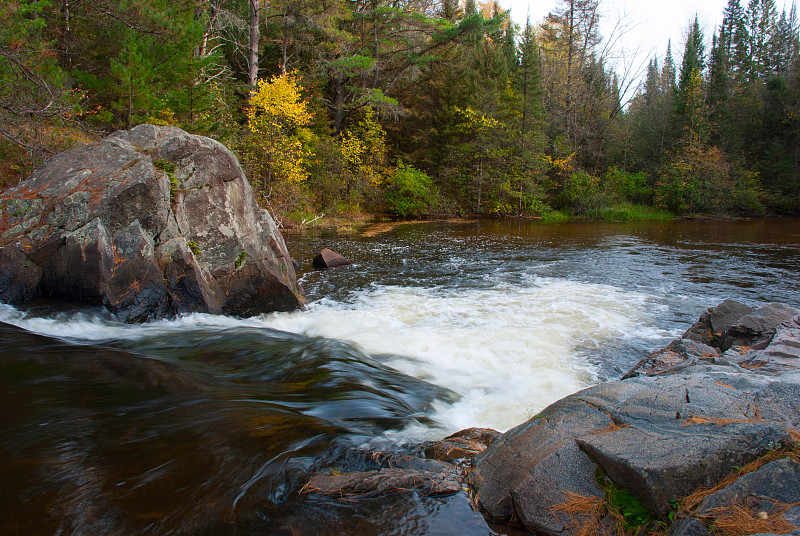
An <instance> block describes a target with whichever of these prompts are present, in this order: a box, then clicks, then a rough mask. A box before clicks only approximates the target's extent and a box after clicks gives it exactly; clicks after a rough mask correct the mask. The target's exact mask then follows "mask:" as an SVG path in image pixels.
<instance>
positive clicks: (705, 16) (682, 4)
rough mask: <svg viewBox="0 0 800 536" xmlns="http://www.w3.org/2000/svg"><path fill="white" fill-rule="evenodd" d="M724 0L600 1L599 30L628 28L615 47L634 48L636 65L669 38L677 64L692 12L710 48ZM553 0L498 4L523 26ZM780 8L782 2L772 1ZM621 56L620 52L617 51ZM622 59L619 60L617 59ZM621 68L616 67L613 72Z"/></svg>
mask: <svg viewBox="0 0 800 536" xmlns="http://www.w3.org/2000/svg"><path fill="white" fill-rule="evenodd" d="M727 3H728V1H727V0H601V4H600V9H601V12H602V16H603V18H602V20H601V23H602V24H601V33H602V34H603V37H605V38H608V37H609V36H610V35H611V34H612V30H613V28H614V26H615V25H616V24H617V23H618V22H619V21H622V23H624V24H625V26H626V27H627V28H628V30H627V31H626V32H625V33H624V35H623V38H622V39H620V40H619V41H618V45H617V46H616V47H615V48H616V50H617V52H619V53H622V52H628V53H629V54H627V55H626V57H627V58H628V62H630V61H631V60H630V57H631V56H630V53H632V52H635V51H637V52H638V53H639V58H638V62H637V64H641V63H642V62H643V63H644V65H646V64H647V61H648V60H649V58H650V57H652V56H653V55H654V54H655V55H657V56H658V57H659V59H660V58H662V56H663V55H664V52H665V51H666V49H667V41H669V40H670V39H671V40H672V52H673V58H674V60H675V62H676V63H677V64H680V59H681V56H682V55H683V46H684V44H685V38H686V31H687V29H688V28H689V25H690V24H691V22H692V21H693V20H694V16H695V13H696V14H697V16H698V20H699V21H700V27H701V28H702V29H703V31H704V36H705V38H706V43H707V44H706V50H708V49H709V48H710V42H711V36H712V34H713V32H714V29H715V28H716V27H717V26H718V25H719V24H720V23H721V22H722V11H723V9H724V8H725V6H726V5H727ZM558 4H559V2H557V0H501V5H504V6H505V7H507V8H508V7H510V8H511V15H512V17H513V19H514V20H515V21H516V22H518V23H519V24H520V26H524V24H525V16H526V13H527V12H528V9H529V8H530V15H531V22H532V23H533V24H538V23H539V22H540V21H541V20H542V19H543V18H544V17H545V16H546V15H547V13H549V12H550V11H552V10H553V9H555V7H556V5H558ZM776 4H777V5H778V9H781V6H782V2H781V1H780V0H778V1H777V2H776ZM620 55H621V54H620ZM619 61H620V62H622V59H619ZM637 67H638V65H637ZM622 69H624V67H622V66H618V67H617V71H618V72H620V70H622Z"/></svg>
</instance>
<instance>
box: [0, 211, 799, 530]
mask: <svg viewBox="0 0 800 536" xmlns="http://www.w3.org/2000/svg"><path fill="white" fill-rule="evenodd" d="M287 243H288V245H289V249H290V251H291V252H292V253H293V255H295V256H296V258H297V259H298V260H299V261H300V262H301V264H302V265H304V266H308V265H310V261H311V258H312V257H313V256H314V254H316V252H317V251H319V249H321V248H323V247H330V248H332V249H334V250H337V251H339V252H340V253H342V254H344V255H345V256H347V257H348V258H350V259H351V260H352V261H354V264H353V265H351V266H348V267H344V268H340V269H336V270H331V271H327V272H313V271H307V272H305V273H304V274H303V276H302V282H303V285H304V287H305V289H306V292H307V294H308V297H309V298H310V300H311V301H312V307H311V308H310V310H309V311H306V312H297V313H290V314H286V313H281V314H272V315H264V316H263V317H260V318H252V319H246V320H241V319H235V318H229V317H221V316H211V315H193V316H189V317H185V318H182V319H179V320H175V321H165V322H155V323H151V324H146V325H138V326H128V325H123V324H119V323H117V322H115V321H114V319H113V318H111V317H109V316H107V315H105V314H104V313H102V312H99V311H93V310H86V309H82V310H74V309H69V308H64V307H60V308H54V307H52V306H47V305H40V306H38V307H35V308H31V309H29V310H26V311H20V310H16V309H13V308H11V307H8V306H4V305H0V534H2V535H5V534H60V535H66V534H76V535H77V534H198V535H200V534H223V535H227V534H239V535H241V534H245V535H250V534H254V535H255V534H309V535H316V534H348V535H362V534H363V535H368V534H408V535H416V534H428V535H434V534H442V535H444V534H453V535H455V534H459V535H486V534H496V533H497V532H495V531H500V530H501V529H497V528H495V529H492V528H490V527H489V526H487V524H486V523H485V522H484V521H483V519H482V518H481V517H480V516H479V515H478V514H476V513H475V512H473V511H472V510H471V509H470V508H469V504H468V501H467V500H466V495H465V494H459V495H456V496H453V497H447V498H436V497H422V496H417V495H414V494H406V495H398V496H393V497H387V498H384V499H373V500H362V501H357V502H354V503H344V504H342V503H339V502H337V501H336V500H334V499H329V498H320V497H316V496H310V495H302V494H299V493H298V492H299V491H300V489H301V488H302V487H303V485H304V484H305V483H306V482H307V480H308V476H309V474H310V473H312V472H313V471H314V470H317V469H323V468H330V467H336V468H341V469H342V470H347V471H350V470H359V469H367V468H371V467H376V466H377V464H378V463H379V462H377V461H376V460H375V458H373V457H371V456H369V454H368V453H369V452H373V451H375V450H382V451H386V452H404V449H408V448H412V447H411V445H413V444H415V443H418V442H419V441H424V440H429V439H438V438H441V437H443V436H444V435H446V434H448V433H451V432H454V431H456V430H459V429H462V428H466V427H470V426H490V427H493V428H497V429H500V430H505V429H507V428H509V427H511V426H514V425H516V424H519V423H520V422H522V421H524V420H525V419H527V418H528V417H529V416H531V415H533V414H535V413H536V412H538V411H539V410H540V409H542V408H543V407H545V406H546V405H548V404H549V403H551V402H553V401H555V400H557V399H558V398H560V397H562V396H565V395H567V394H569V393H571V392H574V391H576V390H578V389H581V388H583V387H585V386H588V385H590V384H592V383H595V382H598V381H602V380H605V379H611V378H617V377H619V375H620V374H621V373H622V372H624V371H625V370H627V368H629V367H630V366H631V365H632V364H634V363H635V362H636V361H637V360H638V359H640V358H641V357H643V356H644V355H645V354H646V353H647V352H649V351H651V350H653V349H655V348H659V347H661V346H663V345H664V344H665V343H666V342H667V341H669V340H670V339H671V338H673V337H674V336H676V335H679V334H680V333H682V332H683V330H685V329H686V328H687V327H688V325H689V324H690V323H691V322H693V321H694V320H695V319H696V318H697V316H698V315H699V314H700V313H701V312H702V310H703V309H705V308H706V307H708V306H710V305H715V304H716V303H718V302H720V301H722V300H723V299H726V298H733V299H737V300H740V301H743V302H745V303H747V304H749V305H758V304H761V303H767V302H771V301H783V302H787V303H789V304H792V305H794V306H798V305H800V270H799V269H798V266H800V220H796V219H785V220H773V221H757V222H737V223H709V222H681V223H673V224H589V225H585V224H569V225H558V226H549V225H539V224H536V223H528V222H513V221H481V222H472V223H429V224H406V225H400V226H397V227H391V226H376V227H373V228H371V229H370V230H368V231H367V232H366V233H353V234H338V235H337V234H323V235H302V234H292V235H289V236H288V237H287Z"/></svg>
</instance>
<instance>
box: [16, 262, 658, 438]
mask: <svg viewBox="0 0 800 536" xmlns="http://www.w3.org/2000/svg"><path fill="white" fill-rule="evenodd" d="M654 307H660V306H659V305H657V304H655V303H654V302H653V300H652V299H650V298H649V297H648V296H646V295H644V294H641V293H637V292H632V291H626V290H622V289H619V288H615V287H612V286H607V285H599V284H591V283H582V282H576V281H570V280H564V279H555V278H543V277H537V276H530V277H526V278H524V280H523V281H522V282H521V283H520V282H517V283H514V284H511V283H507V282H497V283H496V284H495V285H493V286H491V287H488V288H470V287H467V288H458V289H444V288H419V287H399V286H381V285H373V286H370V287H369V288H367V289H365V290H362V291H360V292H358V293H356V294H355V297H354V299H352V300H349V301H348V302H347V303H341V302H334V301H331V300H326V299H323V300H320V301H318V302H315V303H313V304H312V305H311V307H310V308H309V309H308V310H307V311H302V312H301V311H298V312H294V313H272V314H268V315H263V316H261V317H256V318H250V319H236V318H232V317H226V316H214V315H203V314H194V315H189V316H186V317H183V318H180V319H177V320H169V321H167V320H165V321H159V322H152V323H149V324H144V325H125V324H120V323H115V322H109V321H100V320H99V319H98V318H94V317H90V316H81V315H77V316H76V315H73V316H70V317H69V320H66V321H65V320H63V319H59V317H58V316H56V317H54V318H34V317H28V316H26V315H25V314H23V313H21V312H20V311H18V310H16V309H14V308H13V307H10V306H6V305H0V321H3V322H7V323H10V324H14V325H17V326H19V327H22V328H24V329H27V330H30V331H33V332H36V333H40V334H45V335H50V336H55V337H60V338H65V339H68V340H72V341H75V342H92V341H102V340H107V339H138V338H144V337H148V336H152V335H154V334H158V333H164V332H167V331H172V330H184V329H186V328H190V327H202V328H205V329H219V330H225V329H230V328H237V327H250V328H252V327H268V328H272V329H278V330H283V331H287V332H292V333H297V334H302V335H307V336H312V337H325V338H332V339H339V340H344V341H349V342H351V343H353V344H355V345H356V346H358V347H360V348H361V349H363V350H364V351H365V352H367V353H369V354H372V355H375V356H377V357H378V359H380V360H382V361H383V362H384V363H385V364H386V365H388V366H391V367H393V368H394V369H396V370H398V371H400V372H402V373H404V374H407V375H410V376H414V377H416V378H419V379H422V380H425V381H428V382H430V383H433V384H436V385H440V386H443V387H447V388H448V389H451V390H452V391H454V392H456V393H457V394H458V395H459V397H460V398H459V400H458V401H456V402H455V403H447V402H444V401H437V402H435V403H434V407H433V408H432V410H433V413H432V415H431V420H432V421H433V423H434V426H433V427H431V426H427V425H426V426H423V425H421V424H420V425H414V426H410V427H409V428H407V429H406V430H403V431H401V432H392V433H391V434H394V435H395V436H398V437H397V439H414V440H417V439H430V438H438V437H442V434H443V433H444V434H449V433H452V432H455V431H457V430H461V429H464V428H468V427H473V426H479V427H489V428H494V429H497V430H500V431H505V430H507V429H509V428H510V427H512V426H515V425H517V424H520V423H522V422H524V421H525V420H527V419H529V418H530V417H531V416H533V415H535V414H536V413H538V412H539V411H540V410H541V409H543V408H544V407H546V406H547V405H549V404H551V403H552V402H554V401H556V400H558V399H560V398H562V397H564V396H566V395H568V394H571V393H574V392H576V391H578V390H580V389H582V388H584V387H587V386H589V385H591V384H592V383H593V382H595V381H596V378H597V376H596V373H597V371H596V370H595V368H594V367H593V365H591V364H590V363H589V362H588V361H587V359H586V355H587V354H588V353H591V351H592V349H596V348H598V347H599V346H600V345H602V344H603V343H604V342H607V341H609V340H611V339H619V338H626V337H632V336H634V335H635V336H636V337H640V338H641V337H652V338H654V339H657V338H663V337H665V336H667V335H668V334H667V333H664V332H663V331H662V330H658V329H655V328H653V327H652V326H653V311H652V310H653V308H654Z"/></svg>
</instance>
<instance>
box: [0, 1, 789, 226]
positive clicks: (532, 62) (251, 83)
mask: <svg viewBox="0 0 800 536" xmlns="http://www.w3.org/2000/svg"><path fill="white" fill-rule="evenodd" d="M599 3H600V0H560V1H559V4H558V6H557V7H556V8H555V9H554V11H553V12H552V13H550V14H549V15H548V16H547V17H546V18H545V19H544V20H543V21H541V22H539V23H538V24H534V23H533V22H531V21H530V20H529V21H528V23H527V24H526V25H525V27H524V28H519V27H518V26H516V25H514V24H513V22H512V21H511V16H510V12H509V11H504V10H502V9H501V8H500V6H499V5H498V3H497V2H494V3H491V2H489V3H480V2H478V3H476V1H475V0H467V1H466V3H465V4H459V3H458V1H457V0H272V1H269V2H266V1H264V0H5V1H4V2H2V3H0V185H2V182H5V183H6V185H8V184H12V183H13V182H15V181H16V180H18V179H19V178H21V177H24V176H26V175H27V174H28V173H29V172H30V171H31V170H32V169H33V167H35V166H36V165H38V164H39V163H41V162H42V161H43V160H44V159H46V158H47V157H48V156H49V155H51V154H53V153H54V152H57V151H60V150H63V149H65V148H68V147H70V146H73V145H75V144H81V143H86V142H88V141H91V140H93V139H96V138H97V137H98V136H100V135H102V134H105V133H108V132H111V131H113V130H115V129H121V128H128V127H132V126H134V125H136V124H140V123H155V124H161V125H175V126H179V127H181V128H183V129H186V130H188V131H190V132H193V133H199V134H204V135H208V136H211V137H213V138H216V139H218V140H219V141H221V142H223V143H225V144H226V145H228V146H229V147H230V148H231V149H233V150H234V151H235V152H236V153H237V155H238V156H239V158H240V161H241V162H242V165H243V166H244V167H245V170H246V171H247V173H248V176H249V177H250V179H251V182H252V183H253V186H254V189H255V190H256V193H257V196H258V198H259V200H260V202H261V203H262V204H263V205H264V206H267V207H269V208H270V209H271V210H272V211H273V213H275V215H276V216H278V217H279V218H281V219H286V220H287V221H288V220H289V219H291V220H294V221H297V222H303V221H306V222H308V221H310V220H312V219H314V218H315V217H317V215H319V214H321V213H327V214H339V215H343V216H348V215H351V214H354V213H357V212H388V213H394V214H397V215H401V216H415V215H424V214H487V215H489V214H490V215H499V216H542V217H545V218H550V219H558V218H563V217H568V216H569V215H576V216H586V217H598V218H615V219H626V218H637V217H657V216H658V215H659V214H665V213H664V212H663V211H668V212H670V213H672V214H686V213H712V214H763V213H789V212H794V213H797V212H798V211H800V38H799V35H798V18H797V11H796V8H795V7H794V6H792V7H791V9H789V10H788V11H783V12H779V11H778V9H777V8H776V6H775V3H774V0H749V2H747V4H746V5H742V3H741V2H740V0H729V2H728V6H727V7H726V8H725V11H724V18H723V22H722V24H721V25H720V27H719V28H717V29H716V30H715V32H714V35H712V36H704V35H703V33H702V31H701V29H700V26H699V25H698V23H697V21H696V20H695V23H694V24H693V25H692V26H691V28H690V29H689V31H688V34H687V35H686V40H685V45H684V46H683V51H682V52H683V53H682V56H680V57H679V58H677V57H676V56H677V54H676V55H675V56H674V55H673V51H672V47H669V48H668V49H667V51H666V54H664V56H662V57H659V58H653V59H651V60H650V63H649V65H648V66H647V68H646V73H644V74H642V73H637V72H636V69H635V68H630V65H632V58H622V59H625V60H627V61H621V60H622V59H621V58H620V57H619V52H618V51H617V50H615V49H614V47H611V46H609V45H608V43H613V42H615V41H616V40H617V38H618V37H619V33H620V32H624V29H623V28H622V27H621V26H619V25H618V26H617V28H616V29H615V30H614V32H615V33H616V35H613V36H606V38H605V39H604V38H603V36H601V35H600V33H599V23H600V6H599ZM676 52H677V51H676ZM678 60H679V61H678ZM625 66H627V67H625ZM642 80H643V82H642V83H641V84H640V86H639V87H638V88H636V87H635V86H634V85H635V84H639V83H640V81H642ZM631 95H633V97H632V98H631V97H630V96H631ZM623 99H625V100H623ZM659 210H660V211H662V212H659Z"/></svg>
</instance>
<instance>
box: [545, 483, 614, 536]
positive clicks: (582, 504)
mask: <svg viewBox="0 0 800 536" xmlns="http://www.w3.org/2000/svg"><path fill="white" fill-rule="evenodd" d="M564 497H565V498H566V501H565V502H563V503H561V504H556V505H555V506H553V507H551V508H550V511H551V512H553V513H554V514H556V513H561V514H566V515H567V516H568V517H569V520H570V522H569V528H570V529H572V530H573V531H575V532H574V534H575V535H576V536H594V535H596V534H599V533H600V528H601V525H600V522H601V521H602V519H603V515H604V514H605V507H604V505H603V498H602V497H584V496H583V495H578V494H577V493H572V492H569V491H565V492H564Z"/></svg>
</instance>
